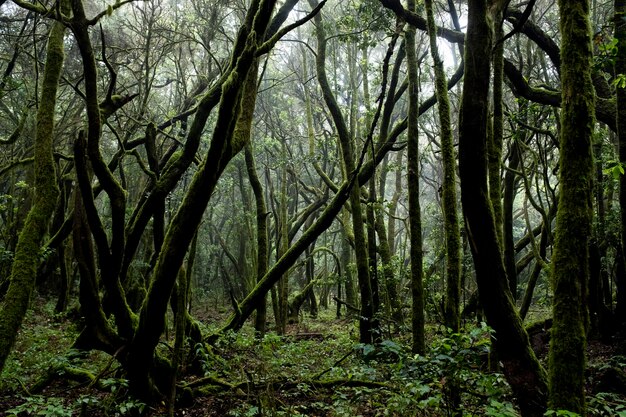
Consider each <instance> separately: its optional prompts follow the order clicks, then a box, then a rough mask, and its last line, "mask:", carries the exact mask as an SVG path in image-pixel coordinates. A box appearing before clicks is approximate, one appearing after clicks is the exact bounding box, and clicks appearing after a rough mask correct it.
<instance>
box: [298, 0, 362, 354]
mask: <svg viewBox="0 0 626 417" xmlns="http://www.w3.org/2000/svg"><path fill="white" fill-rule="evenodd" d="M309 4H310V5H311V7H316V6H317V5H318V2H317V0H309ZM314 20H315V24H316V32H317V57H316V60H315V63H316V65H315V67H316V70H317V79H318V83H319V85H320V87H321V89H322V94H323V96H324V101H325V103H326V105H327V106H328V109H329V111H330V114H331V116H332V119H333V122H334V124H335V128H336V129H337V135H338V136H339V142H340V145H341V153H342V157H343V163H344V165H345V169H346V176H347V178H351V177H352V176H356V175H358V171H357V166H356V163H355V152H354V144H353V142H352V137H351V135H350V133H349V130H348V127H347V125H346V122H345V120H344V117H343V115H342V113H341V110H340V108H339V105H338V103H337V101H336V99H335V96H334V94H333V92H332V91H331V87H330V84H329V83H328V78H327V76H326V68H325V62H326V34H325V31H324V28H323V23H322V18H321V16H320V15H319V14H318V15H316V16H315V18H314ZM349 201H350V209H351V213H352V229H353V233H354V243H355V245H354V246H355V247H354V249H355V257H356V270H357V280H358V283H359V292H360V294H361V314H360V317H359V341H360V342H361V343H371V342H372V330H373V329H372V320H373V316H374V314H373V308H374V306H373V298H372V287H371V282H370V274H369V262H368V256H367V239H366V236H365V230H364V226H363V224H364V222H363V220H364V219H363V210H362V208H361V188H360V186H359V184H358V183H357V184H355V186H354V187H352V188H351V190H350V196H349Z"/></svg>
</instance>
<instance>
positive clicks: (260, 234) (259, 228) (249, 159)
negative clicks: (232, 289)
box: [244, 143, 268, 336]
mask: <svg viewBox="0 0 626 417" xmlns="http://www.w3.org/2000/svg"><path fill="white" fill-rule="evenodd" d="M244 152H245V157H246V168H247V170H248V179H249V180H250V185H251V187H252V191H253V192H254V199H255V202H256V234H257V236H256V242H257V263H256V266H257V270H256V273H257V282H258V280H260V279H261V278H263V276H264V275H265V273H266V272H267V267H268V252H267V251H268V249H267V248H268V244H267V243H268V242H267V214H268V213H267V207H266V204H265V195H264V194H263V187H262V185H261V181H260V180H259V176H258V175H257V172H256V164H255V163H254V155H253V153H252V145H251V144H250V143H247V144H246V146H245V148H244ZM266 317H267V300H266V297H263V298H262V299H261V300H260V301H259V305H258V306H257V310H256V317H255V319H254V329H255V330H256V331H257V333H258V334H259V335H260V336H263V335H264V334H265V320H266Z"/></svg>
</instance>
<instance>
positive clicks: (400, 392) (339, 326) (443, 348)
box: [0, 303, 626, 417]
mask: <svg viewBox="0 0 626 417" xmlns="http://www.w3.org/2000/svg"><path fill="white" fill-rule="evenodd" d="M77 330H78V329H77V326H76V325H75V324H73V321H72V319H71V316H55V315H54V314H53V310H52V306H51V305H48V304H42V303H37V304H36V306H35V308H34V309H33V310H32V311H31V312H30V313H29V315H28V317H27V320H26V322H25V325H24V326H23V328H22V330H21V332H20V335H19V338H18V343H17V346H16V348H15V350H14V352H13V354H12V355H11V356H10V358H9V360H8V362H7V365H6V367H5V370H4V372H3V373H2V378H1V379H0V410H3V409H4V414H3V415H5V416H17V417H21V416H27V415H39V416H46V417H66V416H67V417H69V416H95V417H98V416H139V415H146V416H162V415H165V410H166V404H165V403H162V404H157V405H153V406H151V407H150V406H148V405H146V404H144V403H142V402H141V401H138V400H135V399H133V398H132V397H129V393H128V381H127V380H126V379H125V376H124V374H123V373H122V371H121V368H120V367H119V364H117V362H115V361H113V360H112V359H111V358H109V357H107V356H106V355H104V354H102V353H97V352H96V353H93V352H92V353H89V354H84V353H78V352H76V351H72V350H70V346H71V344H72V342H73V341H74V338H75V337H76V335H77ZM357 334H358V332H357V331H356V326H355V324H354V323H353V320H349V319H344V320H337V319H335V318H334V317H332V316H331V313H330V312H323V313H322V314H321V316H320V318H319V319H317V320H315V321H313V320H311V319H308V318H307V319H305V324H300V325H294V326H291V327H290V329H289V332H288V334H287V335H286V336H278V335H276V334H275V333H272V332H269V333H268V334H267V335H265V336H264V337H263V338H260V339H259V338H258V337H255V334H254V332H253V330H252V329H251V328H249V327H245V328H244V329H243V330H242V331H240V332H237V333H228V334H226V335H224V336H223V337H221V338H220V339H219V340H218V342H217V343H216V344H215V345H213V346H208V345H204V344H198V345H196V346H193V347H190V348H191V349H192V350H193V352H194V353H195V355H196V359H197V363H199V364H200V366H199V367H196V368H194V369H195V371H196V374H195V375H192V374H190V373H189V372H186V373H183V377H182V378H181V380H180V381H179V383H180V384H179V385H180V386H179V390H178V392H179V393H180V396H179V403H178V405H177V411H176V415H178V416H183V415H184V416H192V417H193V416H231V417H252V416H329V417H353V416H363V417H379V416H380V417H393V416H425V417H428V416H452V415H462V416H464V417H471V416H493V417H513V416H518V415H519V413H518V410H517V409H516V407H515V406H514V402H513V398H512V396H511V391H510V389H509V386H508V384H507V383H506V380H505V378H504V377H503V375H502V374H501V373H499V372H498V371H497V370H498V364H497V363H492V362H491V361H490V357H491V339H492V337H493V334H492V330H491V329H490V328H489V327H488V326H486V325H485V324H484V323H482V324H480V325H478V326H473V327H468V328H466V329H464V331H463V332H462V333H459V334H455V333H451V332H447V331H441V330H438V329H436V328H434V327H433V328H429V346H430V350H429V352H428V353H427V354H426V355H425V356H421V355H414V354H412V353H411V352H410V349H409V347H408V346H409V340H406V339H403V338H401V337H398V336H397V335H391V334H388V335H385V337H384V338H382V339H383V340H380V341H379V342H378V343H376V344H373V345H368V344H359V343H357V342H356V338H357ZM167 344H168V343H166V341H163V344H162V345H163V348H164V349H163V351H164V352H166V351H167V350H168V348H167ZM609 365H610V366H614V367H623V365H624V363H623V361H621V360H620V358H619V357H616V358H614V359H613V360H612V362H606V363H605V364H604V365H596V364H593V363H592V364H591V365H590V369H592V370H593V369H595V368H598V369H600V368H602V366H604V367H607V366H609ZM184 366H185V367H186V369H187V371H190V370H191V369H192V367H191V364H190V363H187V364H184ZM67 367H75V368H76V369H82V370H84V371H85V372H89V373H91V374H92V375H97V377H96V378H95V379H96V380H97V383H94V382H92V383H85V382H82V383H81V382H76V381H64V380H63V376H62V375H61V379H60V380H57V381H56V382H54V383H52V384H50V385H48V386H47V387H46V389H45V390H44V391H43V392H41V393H39V392H37V393H33V392H30V389H32V387H33V386H34V385H36V384H37V382H38V381H40V380H41V378H42V376H43V375H45V374H46V372H48V371H49V370H50V369H66V368H67ZM594 367H595V368H594ZM602 369H603V368H602ZM203 378H204V379H203ZM590 378H591V377H590ZM203 381H207V382H203ZM211 381H213V385H211V383H212V382H211ZM214 381H222V383H223V384H224V385H223V386H221V387H220V386H216V385H215V383H214ZM194 384H196V385H194ZM207 384H208V385H207ZM189 387H194V390H195V393H196V394H199V393H202V395H198V396H196V397H195V399H193V400H190V399H189V397H188V396H187V397H185V395H187V394H188V393H189V389H187V388H189ZM225 387H230V388H225ZM588 404H589V412H588V415H592V416H626V402H625V401H624V397H623V396H622V395H619V394H615V393H599V394H594V395H592V396H590V398H589V400H588ZM459 413H460V414H459ZM548 413H552V414H546V415H555V416H556V415H570V414H567V412H565V411H563V410H556V411H549V412H548ZM0 415H2V414H0Z"/></svg>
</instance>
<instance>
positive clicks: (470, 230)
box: [459, 0, 547, 416]
mask: <svg viewBox="0 0 626 417" xmlns="http://www.w3.org/2000/svg"><path fill="white" fill-rule="evenodd" d="M491 3H492V2H491V1H489V2H488V1H487V0H470V1H469V14H468V27H467V35H466V41H465V81H464V85H463V96H462V104H461V115H460V128H459V168H460V170H459V171H460V177H461V200H462V203H463V212H464V214H465V224H466V230H467V238H468V241H469V244H470V248H471V251H472V257H473V259H474V266H475V269H476V281H477V284H478V290H479V295H480V300H481V304H482V306H483V309H484V312H485V315H486V317H487V323H488V324H489V325H490V326H491V327H492V328H493V329H494V330H495V333H496V341H495V346H496V348H497V349H498V353H499V357H500V360H501V362H502V363H503V365H504V372H505V375H506V376H507V379H508V381H509V384H510V385H511V388H512V389H513V392H514V394H515V396H516V397H517V400H518V403H519V405H520V409H521V411H522V414H523V415H524V416H542V415H543V412H544V410H545V404H546V400H547V386H546V380H545V374H544V371H543V369H542V368H541V365H540V364H539V362H538V361H537V358H536V356H535V354H534V352H533V351H532V348H531V346H530V342H529V340H528V334H527V333H526V331H525V330H524V328H523V326H522V321H521V319H520V317H519V315H518V314H517V311H516V309H515V305H514V304H513V298H512V296H511V292H510V290H509V283H508V280H507V276H506V272H505V269H504V263H503V260H502V253H501V250H500V245H499V237H498V232H497V228H496V223H495V219H494V215H493V211H492V207H491V202H490V199H489V190H488V186H487V161H486V151H487V149H486V148H487V123H488V116H487V107H488V93H489V78H490V65H489V62H490V57H491V48H492V44H493V42H492V39H493V28H492V27H491V18H490V16H489V10H488V9H489V6H492V4H491Z"/></svg>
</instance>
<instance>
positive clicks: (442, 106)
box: [425, 0, 461, 332]
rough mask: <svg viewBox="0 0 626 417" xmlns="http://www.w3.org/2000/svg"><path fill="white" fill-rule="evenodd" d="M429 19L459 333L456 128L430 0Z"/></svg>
mask: <svg viewBox="0 0 626 417" xmlns="http://www.w3.org/2000/svg"><path fill="white" fill-rule="evenodd" d="M425 5H426V14H427V16H426V20H427V23H428V35H429V38H430V53H431V55H432V58H433V62H434V70H435V88H436V93H437V105H438V108H439V125H440V127H439V128H440V129H441V156H442V159H443V184H442V205H443V223H444V230H445V242H446V300H445V323H446V326H448V327H449V328H450V329H452V331H454V332H458V331H459V325H460V322H459V318H460V315H459V304H460V301H461V234H460V232H459V215H458V211H457V201H456V200H457V198H456V167H455V160H456V158H455V154H454V142H453V137H452V125H451V123H450V101H449V100H448V81H447V80H446V75H445V72H444V69H443V61H442V60H441V58H440V57H439V51H438V49H437V34H436V31H435V17H434V12H433V1H432V0H426V3H425Z"/></svg>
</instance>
